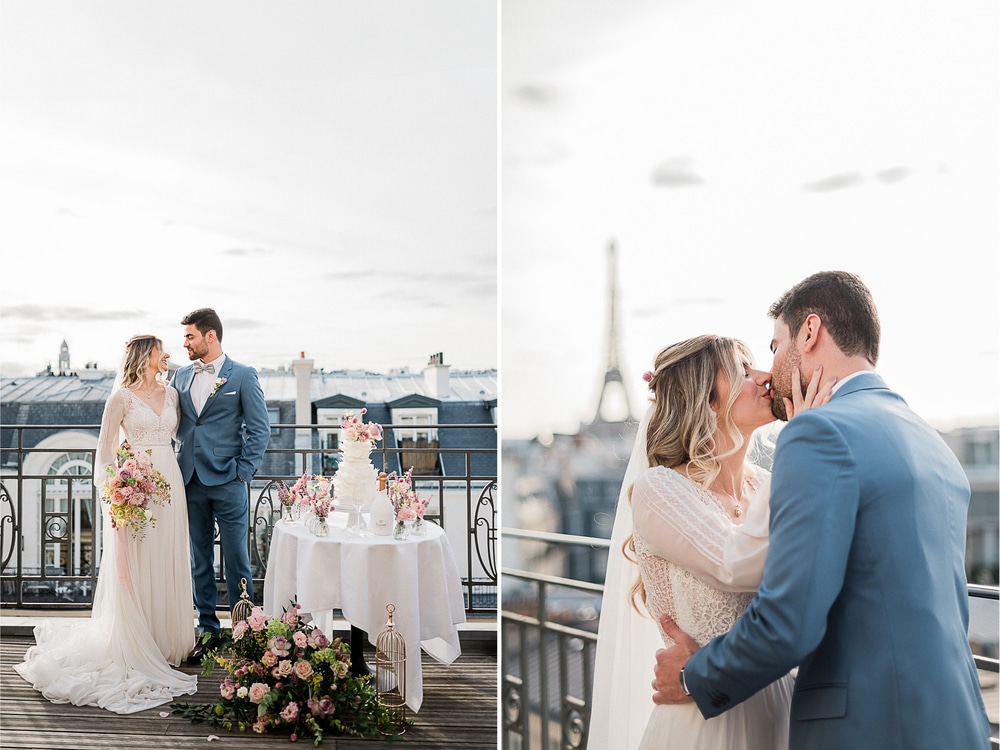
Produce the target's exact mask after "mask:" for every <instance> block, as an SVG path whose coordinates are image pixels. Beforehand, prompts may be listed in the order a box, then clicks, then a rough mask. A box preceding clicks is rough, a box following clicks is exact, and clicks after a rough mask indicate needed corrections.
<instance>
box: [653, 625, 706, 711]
mask: <svg viewBox="0 0 1000 750" xmlns="http://www.w3.org/2000/svg"><path fill="white" fill-rule="evenodd" d="M660 625H661V626H663V632H664V633H666V634H667V635H668V636H669V637H670V639H671V640H672V641H673V642H674V645H673V646H671V647H670V648H661V649H660V650H658V651H657V652H656V666H655V667H654V668H653V675H654V678H653V690H655V691H656V692H655V693H653V703H656V704H658V705H662V704H668V703H689V702H691V701H692V700H694V699H693V698H691V696H689V695H685V694H684V691H683V690H681V669H682V668H683V666H684V665H685V664H686V663H687V660H688V659H689V658H690V657H691V654H693V653H694V652H695V651H697V650H698V649H699V646H698V643H697V642H696V641H695V640H694V639H693V638H692V637H691V636H689V635H688V634H687V633H685V632H684V631H683V630H681V629H680V628H679V627H677V623H675V622H674V621H673V620H671V619H670V618H669V617H667V615H663V616H661V617H660Z"/></svg>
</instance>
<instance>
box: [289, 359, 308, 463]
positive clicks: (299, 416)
mask: <svg viewBox="0 0 1000 750" xmlns="http://www.w3.org/2000/svg"><path fill="white" fill-rule="evenodd" d="M312 371H313V361H312V360H311V359H306V353H305V352H299V358H298V359H293V360H292V373H293V374H294V375H295V424H312V392H311V385H312ZM309 442H310V437H309V431H308V430H296V431H295V447H296V448H309V447H310V445H309Z"/></svg>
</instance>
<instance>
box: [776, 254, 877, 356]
mask: <svg viewBox="0 0 1000 750" xmlns="http://www.w3.org/2000/svg"><path fill="white" fill-rule="evenodd" d="M814 313H815V314H816V315H818V316H819V317H820V319H821V320H822V321H823V325H825V326H826V328H827V330H828V331H830V336H831V338H833V342H834V343H835V344H836V345H837V347H838V348H839V349H840V350H841V351H842V352H843V353H844V354H847V355H850V356H855V355H858V354H861V355H864V357H865V359H867V360H868V361H869V362H870V363H871V365H872V366H873V367H874V366H875V364H876V363H877V362H878V348H879V341H880V339H881V338H882V327H881V325H880V324H879V321H878V310H876V309H875V301H874V300H873V299H872V294H871V292H870V291H868V287H867V286H865V283H864V282H863V281H862V280H861V278H860V277H858V276H856V275H855V274H853V273H847V272H846V271H821V272H820V273H816V274H813V275H812V276H810V277H809V278H807V279H804V280H802V281H800V282H799V283H798V284H796V285H795V286H793V287H792V288H791V289H789V290H788V291H787V292H785V293H784V294H783V295H781V298H780V299H779V300H778V301H777V302H775V303H774V304H773V305H771V309H770V310H769V311H768V315H770V316H771V317H772V318H774V319H775V320H777V319H778V318H779V317H780V318H781V319H782V320H783V321H784V322H785V323H786V324H787V325H788V330H789V332H790V333H791V335H792V336H793V337H794V336H795V334H796V333H797V332H798V331H799V329H800V328H802V324H803V323H805V321H806V318H808V317H809V316H810V315H812V314H814Z"/></svg>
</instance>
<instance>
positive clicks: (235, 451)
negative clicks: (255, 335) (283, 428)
mask: <svg viewBox="0 0 1000 750" xmlns="http://www.w3.org/2000/svg"><path fill="white" fill-rule="evenodd" d="M216 375H217V377H219V378H225V379H226V382H225V384H223V385H222V387H220V388H219V389H218V391H216V392H215V394H214V395H212V396H209V398H208V401H206V402H205V407H204V408H203V409H202V410H201V414H200V415H199V414H198V413H196V412H195V408H194V404H193V402H192V401H191V381H192V380H193V379H194V367H193V366H192V365H188V366H187V367H182V368H181V369H180V370H178V371H177V374H176V375H174V379H173V386H174V388H176V389H177V391H178V393H179V394H180V405H181V420H180V425H179V426H178V428H177V440H178V441H179V443H180V450H179V453H178V454H177V462H178V463H179V464H180V467H181V473H182V474H183V475H184V483H185V484H187V483H188V482H190V481H191V477H192V475H193V474H194V472H195V470H197V472H198V478H199V479H200V480H201V482H202V483H203V484H206V485H208V486H210V487H214V486H217V485H220V484H225V483H227V482H231V481H233V480H234V479H236V478H237V477H238V478H239V479H242V480H243V481H244V482H247V483H249V482H250V480H251V479H253V475H254V474H255V473H256V472H257V469H258V468H259V467H260V463H261V461H262V460H263V459H264V451H265V450H266V449H267V444H268V442H269V440H270V438H271V425H270V422H269V421H268V418H267V402H266V401H265V400H264V391H263V390H262V389H261V387H260V381H259V380H258V378H257V371H256V370H255V369H253V368H252V367H248V366H246V365H241V364H239V363H238V362H234V361H233V360H232V359H231V358H230V357H229V356H227V357H226V361H225V364H223V365H222V370H221V371H220V372H218V373H216Z"/></svg>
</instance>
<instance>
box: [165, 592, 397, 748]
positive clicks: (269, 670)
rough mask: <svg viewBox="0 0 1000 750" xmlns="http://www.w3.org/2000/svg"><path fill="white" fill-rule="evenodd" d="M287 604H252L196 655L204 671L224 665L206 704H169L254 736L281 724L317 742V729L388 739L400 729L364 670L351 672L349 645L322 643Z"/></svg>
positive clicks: (319, 735)
mask: <svg viewBox="0 0 1000 750" xmlns="http://www.w3.org/2000/svg"><path fill="white" fill-rule="evenodd" d="M298 612H299V605H298V604H293V605H292V607H291V608H290V609H286V610H285V611H284V614H282V616H281V617H278V618H273V619H272V618H268V617H267V616H266V615H265V614H264V612H263V610H261V608H260V607H255V608H254V609H253V611H252V613H251V615H250V617H248V618H247V620H246V621H245V622H243V621H240V622H236V623H235V624H234V625H233V629H232V635H231V636H228V637H227V636H226V635H225V634H223V637H222V643H221V644H220V645H219V647H218V649H217V650H216V651H214V652H213V653H211V654H209V655H206V656H205V657H204V659H203V661H202V664H203V666H204V668H205V669H204V674H205V675H209V674H211V672H212V669H213V668H214V667H215V666H216V665H218V666H221V667H223V668H224V669H225V670H226V671H227V675H226V677H225V679H223V680H222V682H221V684H220V685H219V696H220V697H219V700H218V702H217V703H215V704H211V705H196V706H190V705H187V704H177V703H175V704H173V705H172V706H171V707H172V708H173V709H174V713H176V714H181V715H184V716H186V717H187V718H189V719H191V720H192V721H210V722H212V723H213V724H214V725H215V726H219V727H224V728H226V729H233V728H237V729H239V730H240V731H247V730H251V731H253V732H256V733H258V734H263V733H265V732H268V731H271V730H272V729H279V728H284V729H287V730H288V731H289V732H290V734H289V739H290V740H291V741H293V742H294V741H296V740H298V739H299V738H302V737H308V738H310V739H312V740H313V742H314V744H317V745H318V744H319V743H320V741H321V740H322V738H323V733H324V732H334V733H338V734H350V735H354V736H357V737H369V736H382V737H387V738H391V737H393V736H395V735H398V734H401V733H402V732H403V731H404V730H405V729H406V727H405V726H399V725H397V724H395V723H393V719H392V716H391V715H390V713H389V711H388V709H387V708H386V707H384V706H381V705H379V703H378V700H377V695H376V692H375V686H374V684H373V680H372V676H371V675H366V676H364V677H358V676H355V675H353V674H351V670H350V648H349V647H348V645H347V644H346V643H344V642H343V641H342V640H341V639H340V638H337V639H335V640H334V641H332V642H331V641H330V640H329V639H328V638H327V637H326V636H325V635H324V634H323V633H322V631H320V630H318V629H316V628H314V627H313V626H312V625H310V624H308V623H305V622H303V621H302V619H301V618H300V617H299V615H298Z"/></svg>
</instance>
